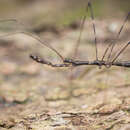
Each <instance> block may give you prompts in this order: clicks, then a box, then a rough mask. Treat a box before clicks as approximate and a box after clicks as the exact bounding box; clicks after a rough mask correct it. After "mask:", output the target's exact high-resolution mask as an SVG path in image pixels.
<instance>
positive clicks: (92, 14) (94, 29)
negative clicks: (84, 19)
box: [88, 1, 98, 61]
mask: <svg viewBox="0 0 130 130" xmlns="http://www.w3.org/2000/svg"><path fill="white" fill-rule="evenodd" d="M88 7H89V9H90V15H91V19H92V26H93V32H94V42H95V51H96V60H97V61H98V49H97V36H96V27H95V21H94V13H93V9H92V4H91V2H90V1H89V2H88Z"/></svg>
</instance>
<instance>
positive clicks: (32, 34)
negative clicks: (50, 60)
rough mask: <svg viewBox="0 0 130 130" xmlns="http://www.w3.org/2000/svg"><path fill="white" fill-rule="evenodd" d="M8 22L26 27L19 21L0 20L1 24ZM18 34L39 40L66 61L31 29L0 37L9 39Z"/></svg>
mask: <svg viewBox="0 0 130 130" xmlns="http://www.w3.org/2000/svg"><path fill="white" fill-rule="evenodd" d="M7 21H12V22H15V23H17V24H18V25H22V26H23V27H25V25H24V24H23V23H21V22H19V21H18V20H17V19H5V20H0V22H7ZM18 33H23V34H25V35H27V36H29V37H31V38H33V39H35V40H37V41H38V42H39V43H41V44H42V45H44V46H46V47H47V48H49V49H51V50H52V51H54V52H55V53H56V54H57V55H58V56H59V57H60V59H61V60H62V61H64V58H63V56H62V55H61V54H60V53H59V52H58V51H57V50H56V49H55V48H53V47H52V46H51V45H50V44H48V43H47V41H43V40H42V39H41V38H40V36H38V35H37V34H35V33H34V32H32V31H30V30H29V29H26V31H16V32H13V33H8V34H5V35H2V36H0V38H1V37H7V36H11V35H16V34H18Z"/></svg>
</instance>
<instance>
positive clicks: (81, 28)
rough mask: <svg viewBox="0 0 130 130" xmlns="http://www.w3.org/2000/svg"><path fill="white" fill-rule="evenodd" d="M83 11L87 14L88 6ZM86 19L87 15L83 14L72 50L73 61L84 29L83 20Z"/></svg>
mask: <svg viewBox="0 0 130 130" xmlns="http://www.w3.org/2000/svg"><path fill="white" fill-rule="evenodd" d="M85 11H86V13H87V12H88V4H87V6H86V8H85ZM86 17H87V14H85V15H84V16H83V18H82V20H81V23H80V34H79V37H78V40H77V43H76V45H75V49H74V56H73V59H75V58H76V57H77V52H78V49H79V46H80V43H81V36H82V33H83V29H84V23H85V20H86Z"/></svg>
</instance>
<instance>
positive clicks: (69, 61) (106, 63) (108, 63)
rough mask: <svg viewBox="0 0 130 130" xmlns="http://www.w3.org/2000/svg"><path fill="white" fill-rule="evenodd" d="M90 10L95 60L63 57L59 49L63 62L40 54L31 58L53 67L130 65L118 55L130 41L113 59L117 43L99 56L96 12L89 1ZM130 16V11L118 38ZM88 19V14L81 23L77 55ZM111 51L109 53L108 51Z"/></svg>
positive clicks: (126, 45) (88, 7) (111, 44)
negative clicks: (56, 62)
mask: <svg viewBox="0 0 130 130" xmlns="http://www.w3.org/2000/svg"><path fill="white" fill-rule="evenodd" d="M88 10H90V14H91V19H92V26H93V32H94V37H95V40H94V42H95V52H96V59H95V60H94V61H82V60H75V59H69V58H63V57H62V56H61V55H60V53H58V52H57V51H55V50H54V51H55V52H56V53H57V54H58V55H59V57H60V58H61V59H62V61H63V63H62V64H53V63H52V62H50V61H46V60H44V59H43V58H41V57H39V56H35V55H30V58H31V59H33V60H34V61H36V62H37V63H40V64H46V65H48V66H51V67H70V66H74V67H76V66H81V65H97V66H99V68H101V66H105V67H106V68H110V67H111V66H120V67H130V61H117V59H118V57H119V56H120V55H121V54H122V53H123V52H124V50H125V49H126V48H127V47H128V46H129V45H130V41H128V42H127V43H126V44H125V45H124V47H123V48H121V50H120V51H119V52H118V53H117V54H116V55H115V57H114V58H113V59H112V60H111V58H112V52H113V49H114V47H115V44H116V43H110V44H109V45H108V47H107V48H106V50H105V52H104V54H103V56H102V58H101V60H100V59H99V58H98V48H97V37H96V28H95V23H94V13H93V9H92V4H91V2H90V1H89V2H88V4H87V7H86V12H88ZM129 16H130V12H129V13H128V15H127V16H126V18H125V20H124V22H123V24H122V26H121V28H120V29H119V32H118V33H117V36H116V39H118V38H119V36H120V34H121V32H122V30H123V27H124V25H125V23H126V22H127V20H128V18H129ZM85 19H86V15H85V16H84V17H83V20H82V23H81V32H80V35H79V39H78V41H77V45H76V48H75V55H76V52H77V49H78V46H79V44H80V37H81V34H82V29H83V25H84V22H85ZM108 51H109V53H108ZM107 53H108V56H107V59H106V60H104V59H105V57H106V54H107Z"/></svg>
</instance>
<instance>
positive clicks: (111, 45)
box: [102, 12, 130, 62]
mask: <svg viewBox="0 0 130 130" xmlns="http://www.w3.org/2000/svg"><path fill="white" fill-rule="evenodd" d="M129 15H130V12H129V13H128V15H127V16H126V18H125V20H124V22H123V24H122V26H121V27H120V29H119V32H118V33H117V35H116V40H117V39H119V36H120V34H121V32H122V30H123V28H124V26H125V23H126V22H127V20H128V18H129ZM115 45H116V43H113V42H111V43H110V44H109V45H108V47H107V48H106V50H105V51H104V54H103V57H102V61H103V60H104V58H105V56H106V54H107V52H108V50H109V49H110V47H111V49H110V53H109V55H108V57H107V62H109V60H110V58H111V54H112V51H113V49H114V46H115Z"/></svg>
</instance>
